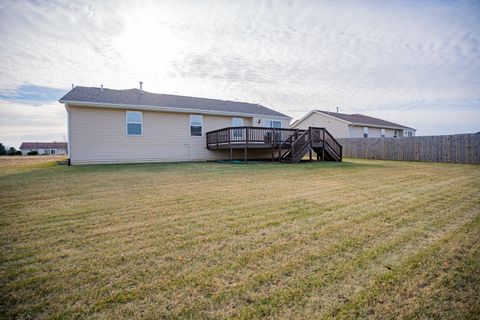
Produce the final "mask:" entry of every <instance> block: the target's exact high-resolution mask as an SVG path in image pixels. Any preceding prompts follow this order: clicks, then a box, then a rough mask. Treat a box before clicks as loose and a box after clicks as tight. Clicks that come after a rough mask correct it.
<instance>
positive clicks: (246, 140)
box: [245, 127, 248, 163]
mask: <svg viewBox="0 0 480 320" xmlns="http://www.w3.org/2000/svg"><path fill="white" fill-rule="evenodd" d="M247 149H248V127H246V128H245V163H247Z"/></svg>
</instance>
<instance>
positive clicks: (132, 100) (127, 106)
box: [60, 86, 292, 164]
mask: <svg viewBox="0 0 480 320" xmlns="http://www.w3.org/2000/svg"><path fill="white" fill-rule="evenodd" d="M60 102H61V103H63V104H64V105H65V108H66V110H67V113H68V147H69V150H68V154H69V158H70V163H71V164H87V163H124V162H150V161H152V162H162V161H165V162H172V161H205V160H216V159H229V158H230V159H232V158H237V157H239V155H240V154H241V153H242V152H243V153H244V156H245V159H246V158H247V149H249V150H248V158H269V157H273V156H272V155H273V154H274V148H277V147H278V146H279V144H280V143H281V142H282V141H283V140H285V139H286V138H287V135H289V134H291V131H292V130H291V129H289V127H290V120H291V117H289V116H287V115H284V114H282V113H280V112H277V111H275V110H272V109H270V108H267V107H264V106H262V105H259V104H254V103H244V102H236V101H223V100H216V99H206V98H195V97H186V96H177V95H166V94H156V93H150V92H147V91H143V90H142V89H141V87H140V89H128V90H112V89H106V88H103V87H101V88H94V87H80V86H77V87H75V88H73V89H72V90H71V91H70V92H68V93H67V94H66V95H65V96H64V97H62V98H61V99H60ZM230 127H235V129H229V128H230ZM219 129H222V130H223V131H219ZM210 131H215V132H213V133H211V134H210V135H209V134H208V133H209V132H210ZM280 139H283V140H280ZM275 150H276V149H275ZM242 157H243V156H242Z"/></svg>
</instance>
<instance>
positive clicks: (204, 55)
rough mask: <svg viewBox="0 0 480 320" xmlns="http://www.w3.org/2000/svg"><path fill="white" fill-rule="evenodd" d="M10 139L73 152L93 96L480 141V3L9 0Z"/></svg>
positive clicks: (3, 45)
mask: <svg viewBox="0 0 480 320" xmlns="http://www.w3.org/2000/svg"><path fill="white" fill-rule="evenodd" d="M0 62H1V68H0V142H1V143H4V144H6V145H7V146H14V147H18V146H19V145H20V143H21V142H22V141H64V140H65V139H66V111H65V108H64V106H63V105H61V104H60V103H58V99H59V98H60V97H61V96H63V95H64V94H65V93H66V92H68V90H70V89H71V86H72V84H75V85H81V86H92V87H99V86H100V85H101V84H103V85H104V87H106V88H113V89H128V88H138V82H139V81H143V89H144V90H146V91H150V92H157V93H167V94H178V95H186V96H196V97H206V98H215V99H222V100H238V101H244V102H251V103H260V104H262V105H265V106H268V107H270V108H273V109H275V110H277V111H280V112H282V113H285V114H287V115H289V116H291V117H293V118H295V119H298V118H300V117H301V116H303V115H304V114H306V113H307V112H308V111H310V110H312V109H321V110H327V111H335V110H336V108H337V107H339V109H340V112H344V113H364V114H367V115H370V116H375V117H380V118H383V119H386V120H389V121H392V122H396V123H400V124H403V125H406V126H410V127H413V128H416V129H417V130H418V131H417V135H436V134H453V133H468V132H478V131H480V1H441V0H437V1H361V0H354V1H301V0H297V1H233V0H232V1H208V0H202V1H181V0H177V1H127V0H125V1H109V0H101V1H75V0H70V1H22V0H16V1H8V0H2V1H0Z"/></svg>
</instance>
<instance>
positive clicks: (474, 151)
mask: <svg viewBox="0 0 480 320" xmlns="http://www.w3.org/2000/svg"><path fill="white" fill-rule="evenodd" d="M337 140H338V142H339V143H340V144H341V145H342V147H343V157H344V158H364V159H382V160H404V161H431V162H453V163H480V133H477V134H454V135H445V136H424V137H402V138H343V139H337Z"/></svg>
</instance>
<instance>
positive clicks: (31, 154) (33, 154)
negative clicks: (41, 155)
mask: <svg viewBox="0 0 480 320" xmlns="http://www.w3.org/2000/svg"><path fill="white" fill-rule="evenodd" d="M27 154H28V155H29V156H36V155H37V154H38V151H35V150H34V151H30V152H27Z"/></svg>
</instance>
